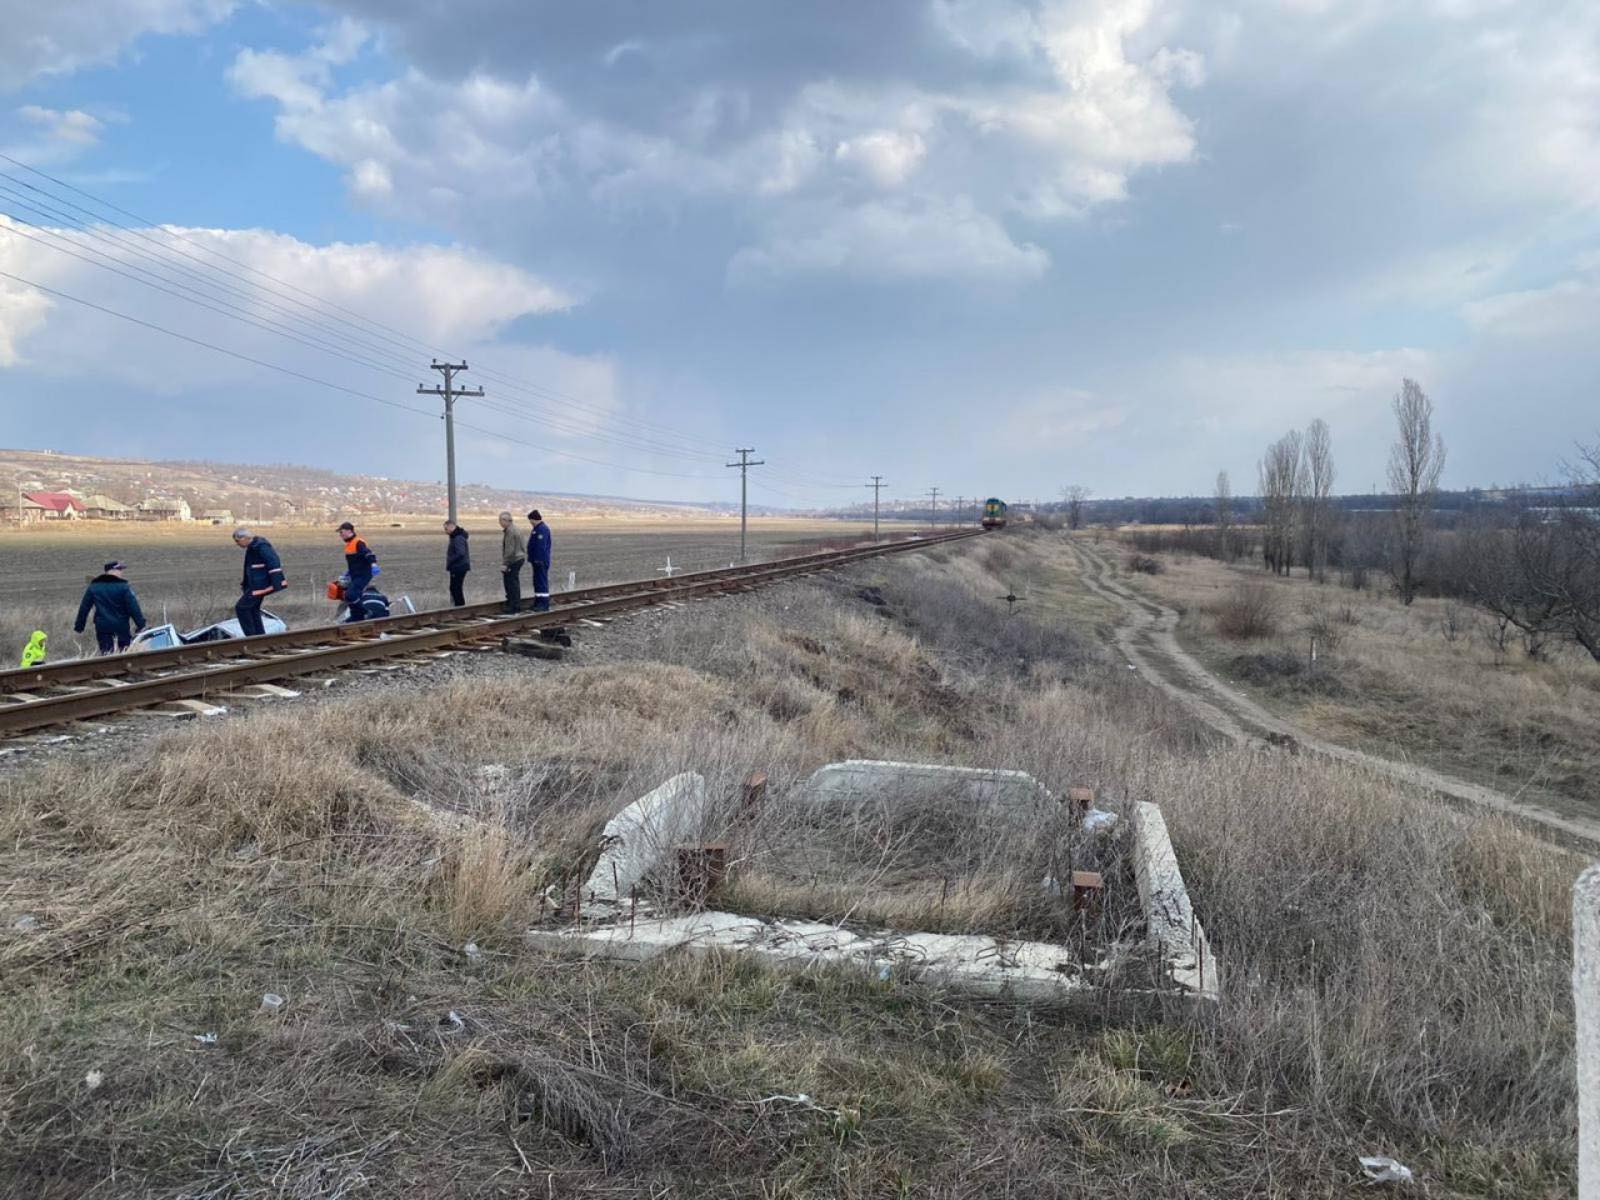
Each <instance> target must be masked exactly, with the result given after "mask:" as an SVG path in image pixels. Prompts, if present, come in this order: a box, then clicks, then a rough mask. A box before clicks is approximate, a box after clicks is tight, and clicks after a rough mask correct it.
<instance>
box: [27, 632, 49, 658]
mask: <svg viewBox="0 0 1600 1200" xmlns="http://www.w3.org/2000/svg"><path fill="white" fill-rule="evenodd" d="M46 638H47V635H46V634H45V631H44V630H42V629H35V630H34V631H33V636H32V637H30V638H29V639H28V644H27V645H26V646H24V647H23V648H22V665H23V666H25V667H42V666H44V657H45V648H44V647H45V641H46Z"/></svg>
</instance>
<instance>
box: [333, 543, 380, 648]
mask: <svg viewBox="0 0 1600 1200" xmlns="http://www.w3.org/2000/svg"><path fill="white" fill-rule="evenodd" d="M339 537H340V538H341V539H342V540H343V541H344V569H345V573H346V574H347V575H348V576H349V577H350V582H349V583H347V584H346V585H345V589H344V600H345V603H346V604H348V605H349V606H350V617H349V619H348V620H347V621H346V622H345V624H347V625H353V624H355V622H357V621H360V620H362V619H363V618H364V617H365V616H366V610H365V609H364V608H363V607H362V606H361V594H362V593H363V592H365V591H366V590H367V589H368V588H369V587H371V586H372V576H373V568H374V567H375V566H377V563H378V556H377V555H376V554H374V553H373V552H372V547H371V546H369V545H367V543H366V540H365V539H364V538H359V537H357V536H356V527H355V526H354V525H352V524H350V522H349V521H346V522H345V523H344V524H342V525H340V526H339Z"/></svg>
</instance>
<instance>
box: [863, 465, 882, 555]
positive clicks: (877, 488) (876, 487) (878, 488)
mask: <svg viewBox="0 0 1600 1200" xmlns="http://www.w3.org/2000/svg"><path fill="white" fill-rule="evenodd" d="M867 486H868V487H869V488H871V489H872V540H873V541H877V540H878V497H879V495H881V494H882V492H883V476H882V475H874V476H873V477H872V482H871V483H869V484H867Z"/></svg>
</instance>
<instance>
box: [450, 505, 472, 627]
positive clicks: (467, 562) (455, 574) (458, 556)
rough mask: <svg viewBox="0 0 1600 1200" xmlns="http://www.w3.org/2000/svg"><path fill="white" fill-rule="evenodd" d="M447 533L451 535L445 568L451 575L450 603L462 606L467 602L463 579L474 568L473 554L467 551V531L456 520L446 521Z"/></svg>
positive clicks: (458, 606)
mask: <svg viewBox="0 0 1600 1200" xmlns="http://www.w3.org/2000/svg"><path fill="white" fill-rule="evenodd" d="M444 531H445V534H446V535H447V536H448V537H449V539H450V541H449V544H448V545H447V546H446V548H445V552H444V569H445V570H446V571H447V572H448V573H449V575H450V603H451V604H454V605H455V606H456V607H457V608H460V607H461V606H462V605H463V604H465V603H466V602H467V597H466V594H465V593H464V592H463V591H462V590H461V584H462V581H463V580H465V579H466V577H467V572H468V571H470V570H472V555H471V554H470V553H468V551H467V531H466V530H465V529H463V528H461V526H459V525H457V524H456V523H455V522H454V521H446V522H445V523H444Z"/></svg>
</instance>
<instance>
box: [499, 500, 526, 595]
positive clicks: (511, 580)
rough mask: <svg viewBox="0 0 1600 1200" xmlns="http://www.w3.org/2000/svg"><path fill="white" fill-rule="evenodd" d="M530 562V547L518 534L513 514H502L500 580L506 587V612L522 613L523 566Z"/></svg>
mask: <svg viewBox="0 0 1600 1200" xmlns="http://www.w3.org/2000/svg"><path fill="white" fill-rule="evenodd" d="M527 561H528V546H527V543H526V542H524V541H523V540H522V535H521V534H520V533H518V532H517V524H516V522H515V521H513V520H512V519H511V514H510V513H508V512H503V513H501V514H500V579H501V581H502V582H503V583H504V584H505V587H506V611H507V612H508V613H514V612H521V611H522V564H523V563H525V562H527Z"/></svg>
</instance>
